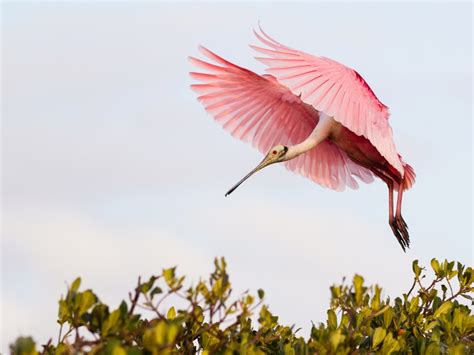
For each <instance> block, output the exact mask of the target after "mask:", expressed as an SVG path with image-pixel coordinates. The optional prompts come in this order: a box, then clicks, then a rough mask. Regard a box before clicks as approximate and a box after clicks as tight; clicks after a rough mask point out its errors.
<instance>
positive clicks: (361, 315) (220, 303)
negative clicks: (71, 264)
mask: <svg viewBox="0 0 474 355" xmlns="http://www.w3.org/2000/svg"><path fill="white" fill-rule="evenodd" d="M214 265H215V270H214V272H213V273H212V274H211V275H210V277H209V279H208V280H201V281H199V282H198V283H197V284H196V285H191V286H188V287H185V286H184V285H185V277H184V276H181V275H178V274H177V273H176V269H175V268H170V269H164V270H163V271H162V273H161V274H159V275H156V276H152V277H150V278H149V279H148V280H146V281H142V280H141V279H139V280H138V284H137V286H136V287H135V289H134V291H133V292H132V293H130V294H129V297H128V300H127V301H122V303H121V304H120V306H119V307H118V308H116V309H111V308H110V307H109V306H108V305H106V304H104V303H102V302H101V301H100V299H99V298H98V297H97V295H96V294H95V293H94V292H93V291H92V290H83V291H81V290H80V285H81V279H80V278H77V279H76V280H74V282H73V283H72V284H71V285H70V286H69V287H68V290H67V294H66V296H65V297H63V298H61V300H60V301H59V311H58V323H59V326H60V331H59V335H58V337H57V338H56V339H55V340H54V341H53V340H52V339H51V340H50V341H49V342H48V343H47V344H45V345H43V346H42V349H41V350H37V346H36V344H35V343H34V341H33V339H32V338H31V337H21V338H18V339H17V340H16V342H15V343H14V344H12V345H11V347H10V348H11V351H12V353H15V354H38V351H39V352H41V353H43V354H78V353H86V352H87V353H92V354H112V355H125V354H129V355H134V354H137V355H138V354H194V353H201V354H249V355H251V354H315V353H317V354H358V353H360V354H367V353H377V354H393V353H403V354H406V353H407V354H445V353H449V354H470V353H473V354H474V316H473V315H471V310H470V307H469V306H468V305H466V304H470V305H472V291H473V290H474V288H473V283H474V273H473V269H472V268H471V267H465V266H464V265H462V264H461V263H455V262H448V261H446V260H445V261H444V262H442V263H440V262H438V261H437V260H436V259H433V260H432V261H431V268H432V269H433V272H434V275H435V276H434V279H433V280H431V281H429V282H427V281H426V280H425V269H423V268H422V267H420V266H419V265H418V261H416V260H415V261H414V262H413V274H414V275H413V283H412V285H411V287H410V289H409V290H408V291H407V292H406V293H404V294H402V295H401V296H399V297H397V298H395V299H394V300H390V299H389V298H382V289H381V288H380V287H379V286H377V285H374V286H366V285H365V284H364V279H363V277H362V276H360V275H355V276H354V277H353V279H352V282H351V283H349V284H348V283H346V282H345V281H343V283H342V284H340V285H334V286H332V287H331V301H330V306H329V309H328V311H327V319H326V321H325V322H323V323H319V324H317V325H314V324H313V326H312V328H311V333H310V335H309V337H308V338H304V337H302V336H299V334H298V329H295V327H294V326H287V325H283V324H280V323H279V322H278V317H277V316H275V315H273V314H272V313H271V312H270V310H269V308H268V306H266V305H264V304H263V300H264V292H263V290H258V291H257V294H256V295H251V294H249V293H248V292H244V293H243V294H241V295H239V296H237V297H233V292H232V287H231V283H230V280H229V275H228V273H227V268H226V262H225V260H224V259H223V258H221V259H216V260H215V262H214ZM462 298H465V299H467V301H464V302H460V300H461V299H462ZM294 301H297V300H294ZM170 304H174V306H169V305H170Z"/></svg>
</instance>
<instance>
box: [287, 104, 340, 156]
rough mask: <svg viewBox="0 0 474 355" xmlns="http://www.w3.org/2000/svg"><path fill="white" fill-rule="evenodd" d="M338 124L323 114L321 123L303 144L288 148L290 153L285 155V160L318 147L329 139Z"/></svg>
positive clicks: (320, 119)
mask: <svg viewBox="0 0 474 355" xmlns="http://www.w3.org/2000/svg"><path fill="white" fill-rule="evenodd" d="M336 124H337V123H336V121H335V120H334V119H333V118H332V117H329V116H326V115H324V114H322V113H321V114H320V117H319V122H318V124H317V125H316V127H315V128H314V130H313V131H312V132H311V134H310V135H309V136H308V137H307V138H306V139H305V140H304V141H303V142H301V143H298V144H295V145H293V146H291V147H288V152H287V153H286V154H285V158H286V159H285V160H290V159H294V158H296V157H297V156H299V155H301V154H303V153H306V152H307V151H309V150H311V149H313V148H314V147H316V146H317V145H318V144H320V143H321V142H322V141H324V140H325V139H326V138H328V137H329V135H330V134H331V130H332V129H333V127H334V126H335V125H336Z"/></svg>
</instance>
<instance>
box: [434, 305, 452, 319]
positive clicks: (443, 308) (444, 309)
mask: <svg viewBox="0 0 474 355" xmlns="http://www.w3.org/2000/svg"><path fill="white" fill-rule="evenodd" d="M451 306H452V303H451V302H444V303H443V304H442V305H441V306H439V307H438V309H437V310H436V311H435V313H434V317H435V318H438V317H440V316H441V315H443V314H445V313H447V312H449V310H450V309H451Z"/></svg>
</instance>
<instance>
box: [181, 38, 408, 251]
mask: <svg viewBox="0 0 474 355" xmlns="http://www.w3.org/2000/svg"><path fill="white" fill-rule="evenodd" d="M254 33H255V35H256V37H257V38H258V39H259V40H260V42H262V45H264V46H265V47H266V48H264V47H259V46H253V45H252V46H251V47H252V48H253V49H254V50H256V51H257V52H259V53H261V54H263V55H264V56H265V57H257V58H256V59H257V60H259V61H260V62H262V63H263V64H265V65H266V66H268V68H267V69H266V71H267V72H268V73H269V74H264V75H259V74H256V73H254V72H252V71H250V70H247V69H244V68H241V67H239V66H237V65H235V64H233V63H231V62H229V61H227V60H225V59H223V58H221V57H219V56H217V55H216V54H214V53H213V52H211V51H209V50H208V49H206V48H204V47H199V49H200V50H201V52H202V53H203V54H204V55H205V56H206V57H207V58H209V59H210V60H212V61H213V62H214V64H211V63H208V62H205V61H202V60H200V59H197V58H194V57H190V58H189V60H190V62H191V63H192V64H193V65H195V66H196V67H198V68H200V69H201V70H205V71H207V73H198V72H191V73H190V75H191V77H193V78H194V79H196V80H198V81H199V82H200V83H199V84H193V85H191V88H192V89H193V90H194V91H195V92H197V93H198V94H199V95H200V96H199V97H198V99H199V101H200V102H201V103H202V104H203V105H204V107H205V109H206V111H207V112H209V113H210V114H211V115H212V116H214V118H215V120H216V121H217V122H219V123H220V124H221V125H222V126H223V127H224V129H226V130H227V131H229V132H230V133H231V134H232V136H234V137H236V138H238V139H240V140H242V141H246V142H248V141H250V142H252V145H253V146H254V147H256V148H258V149H259V150H260V151H261V152H262V153H267V152H268V153H267V154H266V156H265V158H264V159H263V160H262V162H261V163H260V164H258V166H257V167H256V168H255V169H253V170H252V171H251V172H250V173H249V174H247V175H246V176H245V177H244V178H243V179H242V180H240V181H239V182H238V183H237V184H236V185H235V186H233V187H232V188H231V189H230V190H229V191H228V192H227V193H226V196H227V195H229V194H230V193H232V192H233V191H234V190H235V189H236V188H237V187H238V186H239V185H240V184H242V183H243V182H244V181H245V180H246V179H248V178H249V177H250V176H251V175H252V174H254V173H255V172H257V171H259V170H261V169H263V168H264V167H266V166H268V165H270V164H274V163H280V162H284V164H285V166H286V167H287V168H288V169H289V170H291V171H293V172H295V173H298V174H301V175H303V176H305V177H307V178H309V179H311V180H313V181H314V182H316V183H318V184H320V185H322V186H324V187H328V188H331V189H334V190H337V191H342V190H343V189H344V188H345V186H349V187H350V188H352V189H357V188H358V183H357V181H356V179H355V177H357V178H358V179H359V180H361V181H363V182H365V183H371V182H372V181H373V176H374V175H375V176H377V177H378V178H380V179H381V180H382V181H384V182H385V183H386V184H387V186H388V202H389V205H388V206H389V224H390V227H391V229H392V231H393V234H394V235H395V237H396V238H397V240H398V242H399V243H400V245H401V247H402V249H403V250H404V251H405V248H406V247H409V243H410V237H409V234H408V227H407V224H406V223H405V221H404V219H403V217H402V213H401V209H402V197H403V192H404V191H405V190H408V189H409V188H410V187H411V186H412V185H413V184H414V182H415V172H414V170H413V168H412V167H411V166H410V165H408V164H406V163H405V162H404V161H403V159H402V157H401V156H400V155H399V154H398V153H397V150H396V148H395V144H394V142H393V137H392V128H391V127H390V125H389V122H388V118H389V112H388V108H387V106H385V105H384V104H383V103H382V102H380V100H379V99H378V98H377V97H376V96H375V94H374V92H373V91H372V89H371V88H370V87H369V85H368V84H367V83H366V82H365V80H364V79H363V78H362V77H361V76H360V75H359V74H358V73H357V72H356V71H355V70H354V69H351V68H348V67H346V66H344V65H342V64H340V63H338V62H336V61H334V60H331V59H328V58H325V57H317V56H313V55H310V54H307V53H304V52H301V51H298V50H295V49H292V48H290V47H287V46H284V45H282V44H280V43H278V42H277V41H275V40H274V39H272V38H271V37H270V36H268V35H267V34H266V33H265V32H264V31H263V30H262V29H260V33H257V32H256V31H254ZM272 147H273V148H272ZM394 191H397V192H398V194H397V201H396V210H395V213H394V198H393V195H394Z"/></svg>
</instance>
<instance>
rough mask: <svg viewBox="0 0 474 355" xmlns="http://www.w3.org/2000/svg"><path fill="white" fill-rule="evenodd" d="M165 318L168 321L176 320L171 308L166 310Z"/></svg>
mask: <svg viewBox="0 0 474 355" xmlns="http://www.w3.org/2000/svg"><path fill="white" fill-rule="evenodd" d="M166 318H168V319H170V320H171V319H175V318H176V311H175V309H174V307H171V308H170V309H169V310H168V314H167V315H166Z"/></svg>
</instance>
